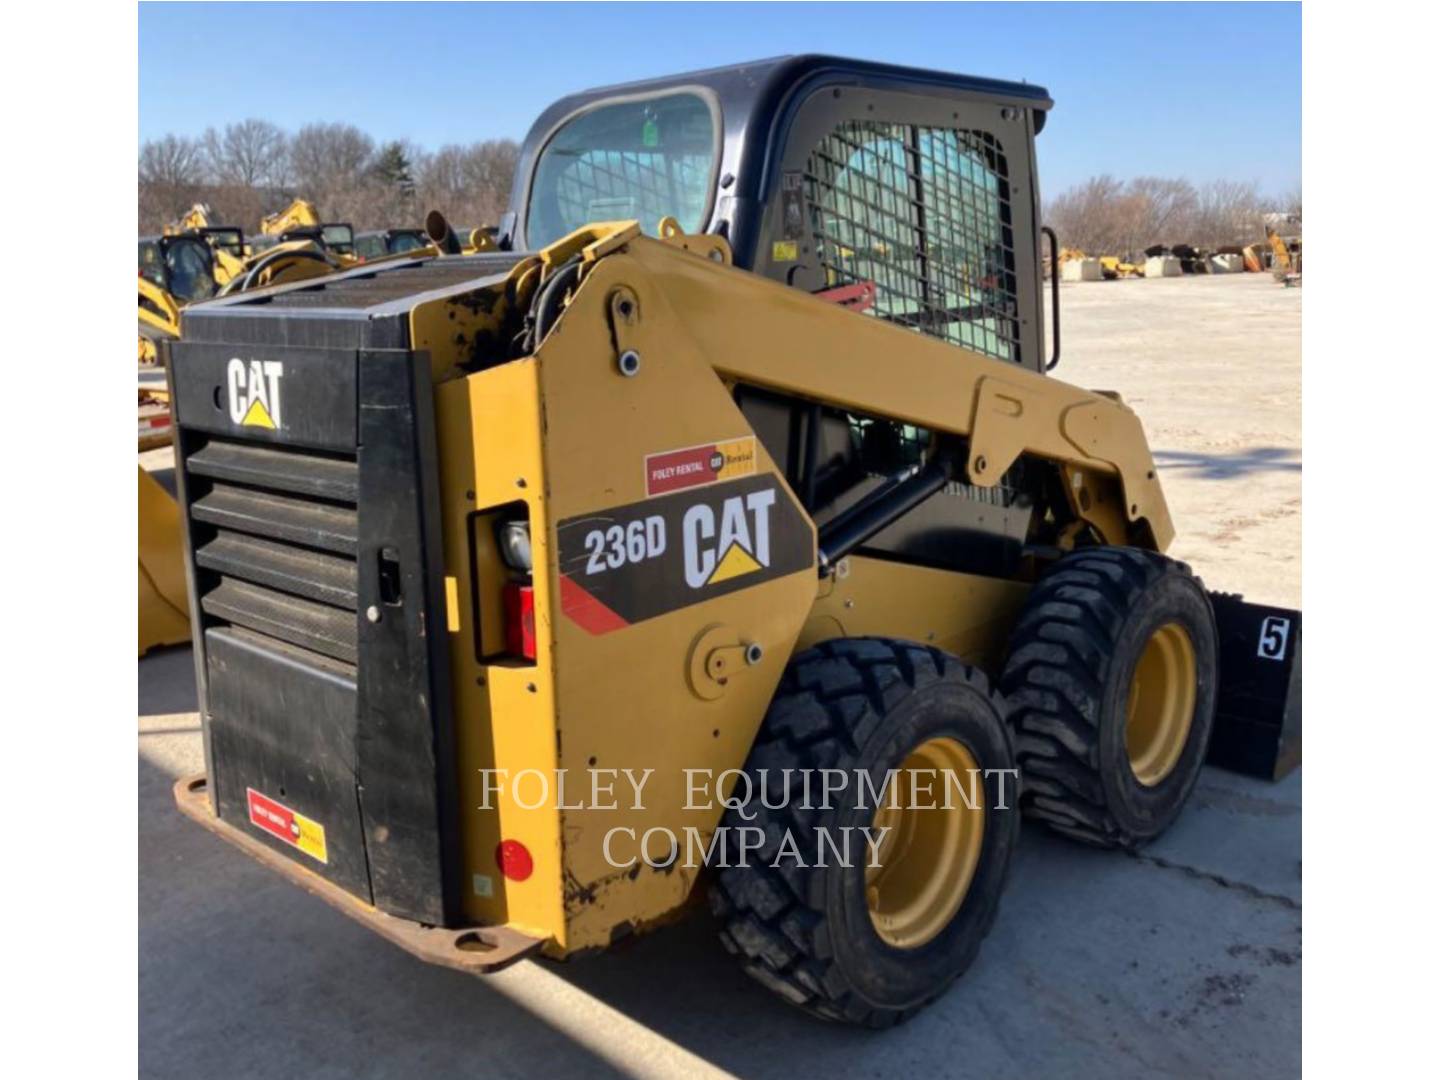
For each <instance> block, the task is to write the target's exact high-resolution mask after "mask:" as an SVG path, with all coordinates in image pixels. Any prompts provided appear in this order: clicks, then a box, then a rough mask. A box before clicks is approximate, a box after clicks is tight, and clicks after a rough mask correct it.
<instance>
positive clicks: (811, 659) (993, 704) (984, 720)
mask: <svg viewBox="0 0 1440 1080" xmlns="http://www.w3.org/2000/svg"><path fill="white" fill-rule="evenodd" d="M937 737H943V738H946V739H949V740H953V741H956V742H959V743H961V744H962V745H963V746H964V748H965V749H966V751H968V752H969V753H970V755H971V756H972V757H973V758H974V760H975V762H976V763H977V764H978V767H979V768H980V769H982V770H990V769H996V770H1010V771H1009V772H1008V773H999V774H996V773H992V774H990V775H988V776H985V777H984V780H983V783H984V792H985V819H984V830H983V840H982V842H981V847H980V853H979V856H978V860H977V861H976V863H975V869H974V873H973V876H972V877H971V878H970V882H969V886H968V889H967V891H966V892H965V894H964V898H963V900H961V901H960V906H959V908H958V910H957V911H956V912H955V913H954V915H953V916H951V917H950V919H949V921H948V923H945V924H944V928H943V929H941V930H939V931H938V934H937V935H936V936H935V937H933V938H932V939H931V940H929V941H927V942H925V943H924V944H920V945H918V946H917V947H915V948H896V947H893V946H892V945H890V944H888V943H887V942H885V941H884V940H882V938H881V937H880V936H879V934H878V933H877V932H876V929H875V927H874V925H873V924H872V922H871V917H870V913H869V909H868V907H867V902H866V888H865V867H864V860H860V862H859V865H849V866H844V867H841V866H836V865H834V864H833V863H832V865H830V866H829V867H820V866H809V867H798V866H795V865H794V864H793V863H791V862H788V861H787V862H785V863H784V864H783V865H781V866H772V865H771V863H772V861H773V858H774V855H775V853H776V851H777V850H778V846H779V844H780V843H781V840H782V838H783V836H784V834H785V832H786V831H787V830H788V831H789V832H790V833H791V834H792V835H793V836H794V837H795V838H796V840H797V841H798V843H799V846H800V848H801V849H802V850H806V848H807V844H808V843H810V842H811V838H814V837H815V836H817V832H816V831H817V830H818V829H820V828H821V827H825V828H830V829H836V828H843V827H846V826H849V827H856V826H860V825H866V824H868V823H869V822H870V820H871V815H872V814H873V808H871V809H865V808H862V807H859V806H857V805H856V800H855V799H853V798H842V797H837V798H836V799H835V800H833V803H832V808H831V809H830V810H824V809H820V808H815V809H811V810H806V809H805V808H803V807H802V806H800V805H798V802H796V801H791V800H786V805H785V806H783V807H782V808H780V809H768V808H766V807H765V806H764V805H763V803H762V802H761V800H760V799H759V798H758V797H755V798H752V800H751V802H750V803H749V804H747V805H746V806H745V807H744V808H742V809H740V810H739V811H738V812H737V811H736V810H731V811H730V812H728V813H727V814H726V817H725V820H724V822H723V825H724V826H726V827H728V828H731V829H734V828H738V827H740V826H744V825H749V826H759V827H760V828H762V829H763V830H764V832H765V842H764V845H763V846H762V848H761V849H760V851H759V852H757V853H756V854H755V857H754V858H752V859H751V860H750V865H748V866H745V867H741V866H731V867H729V868H725V869H721V870H720V871H719V872H718V873H717V875H716V877H715V880H714V883H713V885H712V887H711V890H710V902H711V909H712V910H713V911H714V913H715V915H716V917H717V918H718V919H719V920H720V922H721V931H720V939H721V941H722V942H723V943H724V945H725V947H726V948H727V949H729V951H730V952H732V953H735V954H736V955H738V956H739V957H740V959H741V960H742V962H743V964H744V967H745V970H746V971H747V972H748V973H749V974H750V975H751V976H752V977H754V978H755V979H756V980H757V981H759V982H760V983H762V984H764V985H765V986H767V987H769V988H770V989H771V990H773V991H775V992H776V993H778V994H779V995H780V996H781V997H783V998H785V999H786V1000H787V1001H789V1002H791V1003H792V1004H795V1005H797V1006H799V1007H801V1008H803V1009H805V1010H806V1011H808V1012H810V1013H813V1014H815V1015H817V1016H821V1017H824V1018H826V1019H831V1020H841V1021H846V1022H849V1023H854V1024H859V1025H863V1026H867V1027H874V1028H882V1027H889V1026H890V1025H892V1024H894V1023H897V1022H899V1021H901V1020H904V1019H906V1018H908V1017H909V1016H910V1015H912V1014H913V1013H915V1012H916V1011H918V1010H919V1009H920V1008H922V1007H923V1006H924V1005H926V1004H928V1003H929V1002H930V1001H932V1000H934V999H935V998H936V997H938V996H939V995H940V994H941V993H943V992H944V991H945V989H946V988H947V987H948V986H949V985H950V984H951V983H952V982H953V981H954V980H955V979H956V978H957V977H958V976H959V975H960V974H961V973H962V972H964V971H965V969H966V968H968V967H969V966H970V964H971V962H972V961H973V960H974V959H975V956H976V954H977V952H978V951H979V948H980V942H981V941H982V940H983V939H984V937H985V935H986V934H987V933H989V930H990V927H991V925H992V924H993V922H994V920H995V914H996V910H997V907H998V904H999V900H1000V893H1001V891H1002V889H1003V887H1004V884H1005V878H1006V874H1007V872H1008V870H1009V865H1010V856H1011V853H1012V851H1013V850H1014V847H1015V842H1016V838H1017V836H1018V831H1019V823H1020V815H1019V809H1018V805H1017V803H1018V791H1017V787H1018V784H1017V781H1018V773H1017V772H1016V771H1015V770H1016V765H1015V760H1014V749H1013V744H1012V740H1011V735H1010V732H1009V729H1008V728H1007V726H1006V724H1005V721H1004V706H1003V703H1002V701H1001V699H1000V697H999V695H998V694H996V693H994V692H993V691H992V690H991V689H990V685H989V683H988V681H987V680H986V677H985V675H984V674H983V673H981V672H980V671H978V670H976V669H974V668H971V667H968V666H967V665H965V664H963V663H961V662H960V661H959V660H957V659H955V658H954V657H952V656H948V655H946V654H945V653H943V652H941V651H940V650H938V649H934V648H929V647H926V646H923V645H917V644H911V643H909V642H901V641H892V640H888V639H883V638H846V639H838V640H834V641H829V642H826V643H824V644H821V645H818V646H816V647H815V648H813V649H809V650H807V651H806V652H804V653H801V654H800V655H798V656H797V657H796V658H795V659H794V660H793V661H792V662H791V665H790V667H789V668H788V669H787V671H786V674H785V677H784V679H783V680H782V682H781V685H780V688H779V690H778V691H777V693H776V696H775V699H774V701H773V702H772V703H771V706H770V709H769V711H768V713H767V714H766V717H765V721H764V724H763V725H762V727H761V729H760V733H759V735H758V737H757V740H756V743H755V746H754V748H753V749H752V751H751V754H750V759H749V761H748V762H747V766H746V768H747V771H748V772H750V773H751V775H752V776H755V775H756V774H757V773H758V772H759V770H770V772H769V773H768V775H769V776H772V777H773V776H779V775H781V774H780V773H779V770H782V769H787V768H788V769H795V770H803V769H822V768H825V769H846V770H850V771H851V773H850V775H851V776H852V777H853V776H854V775H855V774H854V772H853V770H856V769H861V770H865V771H866V772H867V773H868V774H869V775H870V778H871V783H872V784H874V785H876V788H875V790H879V785H880V784H882V783H883V778H884V776H885V773H886V770H887V769H890V768H899V766H900V763H901V762H902V761H904V760H905V758H906V756H907V754H908V753H909V752H910V751H911V750H912V749H913V748H914V747H916V746H919V745H920V744H921V743H922V742H924V741H926V740H930V739H935V738H937ZM793 775H795V776H798V775H799V774H798V773H796V774H793ZM768 801H769V802H772V803H775V802H779V801H781V800H780V799H779V798H778V797H776V796H774V795H772V796H771V797H770V798H769V800H768ZM751 814H753V815H754V817H753V818H751V817H750V815H751ZM807 861H809V860H807Z"/></svg>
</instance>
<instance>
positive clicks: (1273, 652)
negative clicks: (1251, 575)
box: [1206, 593, 1300, 780]
mask: <svg viewBox="0 0 1440 1080" xmlns="http://www.w3.org/2000/svg"><path fill="white" fill-rule="evenodd" d="M1210 601H1211V603H1212V604H1213V605H1214V608H1215V622H1216V625H1217V627H1218V628H1219V631H1220V694H1219V699H1218V700H1217V702H1216V705H1215V731H1214V734H1213V735H1212V736H1211V738H1210V752H1209V755H1208V757H1207V759H1206V760H1207V761H1209V763H1210V764H1211V765H1218V766H1220V767H1221V768H1223V769H1229V770H1231V771H1232V772H1238V773H1244V774H1245V775H1246V776H1258V777H1260V778H1262V779H1265V780H1279V779H1281V778H1282V777H1284V776H1285V775H1286V774H1288V773H1289V772H1290V771H1291V770H1293V769H1295V768H1296V767H1298V766H1299V764H1300V612H1298V611H1292V610H1291V609H1289V608H1278V607H1266V606H1264V605H1262V604H1247V603H1246V602H1245V601H1244V600H1243V599H1241V598H1240V597H1239V596H1235V595H1233V594H1229V593H1211V594H1210Z"/></svg>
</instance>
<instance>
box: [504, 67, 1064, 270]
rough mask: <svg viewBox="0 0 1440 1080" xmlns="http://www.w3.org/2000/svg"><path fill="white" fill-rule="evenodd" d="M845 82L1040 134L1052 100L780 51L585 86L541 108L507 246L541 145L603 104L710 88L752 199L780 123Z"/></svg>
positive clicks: (924, 72)
mask: <svg viewBox="0 0 1440 1080" xmlns="http://www.w3.org/2000/svg"><path fill="white" fill-rule="evenodd" d="M845 87H851V88H855V89H858V90H877V91H893V92H898V93H909V94H915V95H918V96H923V97H928V98H936V97H940V98H944V97H954V98H956V99H960V100H969V101H975V100H977V99H978V100H982V101H987V102H994V103H996V104H1000V105H1013V106H1015V107H1016V108H1020V109H1025V110H1028V111H1029V112H1030V114H1031V116H1032V117H1033V126H1032V130H1033V131H1034V132H1035V133H1037V134H1038V133H1039V131H1040V129H1041V128H1042V127H1043V126H1044V124H1045V114H1046V113H1047V111H1048V110H1049V109H1050V108H1051V107H1052V106H1053V105H1054V102H1053V101H1052V100H1051V98H1050V94H1049V92H1048V91H1047V90H1046V89H1045V88H1044V87H1043V86H1036V85H1034V84H1032V83H1026V82H1009V81H1006V80H1003V79H987V78H982V77H980V76H976V75H960V74H955V73H952V72H945V71H933V70H929V69H926V68H914V67H903V66H901V65H898V64H881V63H876V62H874V61H871V60H856V59H851V58H847V57H842V56H828V55H823V54H818V53H810V54H804V55H799V56H777V57H772V58H770V59H768V60H754V61H750V62H748V63H743V64H732V65H730V66H728V67H716V68H706V69H704V70H701V71H687V72H681V73H678V74H673V75H666V76H663V77H661V78H656V79H642V80H639V81H637V82H627V83H616V84H614V85H612V86H601V87H596V88H594V89H590V90H583V91H580V92H579V93H574V94H567V95H566V96H565V97H562V98H560V99H559V100H558V101H556V102H554V103H553V104H552V105H551V106H550V107H549V108H547V109H546V110H545V111H544V112H542V113H541V114H540V116H539V118H538V119H537V120H536V121H535V123H534V125H532V127H531V128H530V132H529V134H528V135H526V137H525V143H524V145H523V146H522V147H521V151H520V160H519V162H518V164H517V168H516V173H515V177H516V182H515V186H514V187H513V188H512V191H511V199H510V208H509V212H508V213H507V214H506V219H507V220H506V221H505V222H503V223H502V227H501V230H500V231H501V234H502V241H503V243H505V244H509V243H511V242H514V241H517V240H518V241H519V242H521V243H523V241H524V229H525V224H524V221H525V211H526V203H527V202H528V199H529V191H530V183H531V180H532V178H533V175H534V169H535V164H536V161H537V159H538V157H539V155H540V151H541V150H542V149H543V148H544V146H545V145H546V143H548V142H549V140H550V138H551V136H553V135H554V134H555V132H556V131H557V130H558V129H559V127H560V126H561V125H562V124H564V123H565V122H566V121H568V120H570V119H571V118H573V117H575V116H576V115H578V114H580V113H582V112H585V111H587V110H588V109H590V108H591V107H593V106H595V105H597V104H600V103H602V102H604V101H607V100H614V99H617V98H619V99H624V98H630V97H642V96H646V95H650V94H656V93H662V92H664V91H666V90H671V89H673V90H676V91H680V90H683V89H694V90H700V91H702V92H704V93H705V94H706V95H707V96H709V97H710V98H711V99H712V100H713V101H714V103H715V104H716V105H717V106H718V109H719V114H720V122H721V127H722V129H723V131H722V133H721V134H722V142H723V144H724V149H723V152H722V160H723V162H724V166H723V169H722V172H728V173H731V174H733V186H732V187H730V188H728V189H727V194H728V195H730V196H732V197H737V198H753V197H756V196H757V194H758V188H759V187H760V185H761V183H762V177H763V174H764V171H765V163H766V157H767V152H766V149H765V147H766V146H768V145H769V143H770V142H771V136H772V135H773V134H774V133H775V132H776V130H777V129H783V128H784V126H785V125H786V123H787V122H788V120H789V118H790V117H791V116H792V115H793V113H794V110H795V109H796V108H798V106H799V105H800V104H801V103H803V102H804V101H805V100H807V99H808V98H809V97H810V96H811V95H812V94H814V93H815V92H816V91H818V90H821V89H827V88H835V89H840V88H845Z"/></svg>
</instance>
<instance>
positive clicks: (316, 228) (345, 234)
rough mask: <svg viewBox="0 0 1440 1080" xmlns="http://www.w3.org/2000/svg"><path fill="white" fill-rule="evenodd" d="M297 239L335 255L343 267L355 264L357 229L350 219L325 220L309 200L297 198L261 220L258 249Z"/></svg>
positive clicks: (254, 244)
mask: <svg viewBox="0 0 1440 1080" xmlns="http://www.w3.org/2000/svg"><path fill="white" fill-rule="evenodd" d="M295 240H308V241H311V242H313V243H315V244H317V245H319V246H320V247H322V248H324V249H325V250H326V251H328V252H330V253H331V254H332V255H334V256H336V258H337V259H338V260H339V262H340V263H341V265H342V266H351V265H353V264H354V263H355V230H354V228H353V227H351V225H350V224H349V223H348V222H343V221H321V220H320V212H319V211H318V210H317V209H316V208H315V204H314V203H312V202H311V201H310V200H308V199H295V200H294V201H292V202H291V203H290V205H289V206H287V207H285V209H283V210H281V211H278V212H277V213H274V214H269V215H267V216H265V217H263V218H261V219H260V235H259V236H257V237H256V238H255V239H254V243H253V246H254V248H255V250H257V251H258V250H263V249H264V248H267V247H273V246H274V245H276V244H284V243H287V242H290V241H295Z"/></svg>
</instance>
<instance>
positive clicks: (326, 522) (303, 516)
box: [191, 484, 358, 556]
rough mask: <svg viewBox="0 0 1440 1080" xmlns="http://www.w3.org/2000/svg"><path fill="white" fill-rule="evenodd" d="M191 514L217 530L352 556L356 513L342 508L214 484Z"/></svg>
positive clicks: (355, 535)
mask: <svg viewBox="0 0 1440 1080" xmlns="http://www.w3.org/2000/svg"><path fill="white" fill-rule="evenodd" d="M191 512H192V513H193V514H194V516H195V519H196V520H197V521H203V522H206V523H207V524H210V525H216V526H219V527H220V528H226V529H235V530H237V531H239V532H245V533H252V534H254V535H257V536H265V537H269V538H270V539H272V540H288V541H290V542H292V543H296V544H304V545H306V546H307V547H316V548H321V549H322V550H325V551H333V552H336V553H338V554H341V555H351V556H353V555H354V554H355V548H356V538H357V536H358V524H357V521H356V513H355V511H354V510H352V509H348V508H346V507H341V506H330V505H327V504H325V503H314V502H306V501H305V500H304V499H296V498H290V497H288V496H285V495H272V494H270V493H269V492H262V491H250V490H247V489H245V488H237V487H231V486H230V485H228V484H216V485H215V486H214V488H213V489H212V490H211V492H210V494H208V495H206V496H204V497H202V498H200V499H198V500H196V502H195V505H194V507H193V508H192V511H191Z"/></svg>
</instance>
